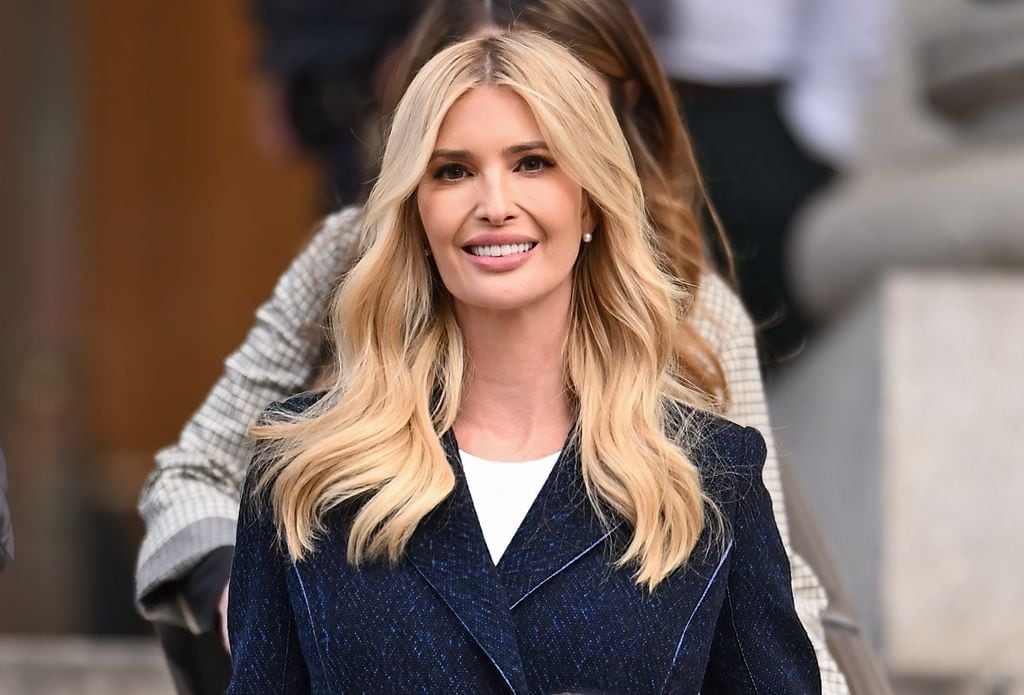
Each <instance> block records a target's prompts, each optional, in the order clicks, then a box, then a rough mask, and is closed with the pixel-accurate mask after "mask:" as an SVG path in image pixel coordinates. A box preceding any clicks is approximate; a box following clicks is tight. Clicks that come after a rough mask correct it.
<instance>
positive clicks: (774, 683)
mask: <svg viewBox="0 0 1024 695" xmlns="http://www.w3.org/2000/svg"><path fill="white" fill-rule="evenodd" d="M730 436H732V435H730ZM736 438H737V440H739V441H737V442H736V443H735V444H734V445H729V444H727V445H725V447H724V448H725V451H724V452H723V453H725V454H726V456H729V457H730V458H731V455H730V454H731V452H730V451H729V449H735V453H736V454H738V456H737V459H738V460H739V461H740V466H739V467H738V470H737V471H736V472H737V473H738V475H736V476H735V487H734V490H735V492H734V494H735V496H736V499H735V502H734V505H735V506H734V507H733V514H732V515H731V524H732V535H731V538H732V548H731V550H730V551H729V552H730V553H731V554H732V558H731V560H730V564H729V576H728V585H727V588H726V598H725V603H724V604H723V606H722V612H721V613H720V614H719V618H718V624H717V627H716V629H715V637H714V639H713V641H712V644H711V658H710V661H709V664H708V669H707V672H706V673H705V676H704V685H703V687H702V688H701V692H702V693H705V695H717V694H719V693H754V692H757V693H799V694H800V695H805V694H812V693H821V676H820V674H819V673H818V661H817V657H816V656H815V654H814V648H813V647H812V646H811V642H810V640H809V639H808V638H807V633H806V631H805V630H804V627H803V625H802V624H801V623H800V620H799V618H798V617H797V614H796V609H795V608H794V606H793V592H792V589H791V585H790V575H789V561H788V559H787V558H786V550H785V548H784V547H783V545H782V539H781V538H780V537H779V530H778V528H777V527H776V525H775V518H774V516H773V515H772V503H771V498H770V497H769V496H768V491H767V490H766V489H765V487H764V483H763V482H762V481H761V468H762V466H763V465H764V458H765V444H764V440H763V439H762V437H761V435H760V434H759V433H758V432H757V430H754V429H752V428H746V429H744V430H743V431H742V432H740V433H738V434H737V435H736ZM741 452H742V453H741Z"/></svg>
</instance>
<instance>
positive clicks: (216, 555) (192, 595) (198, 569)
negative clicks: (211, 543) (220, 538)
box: [181, 545, 235, 632]
mask: <svg viewBox="0 0 1024 695" xmlns="http://www.w3.org/2000/svg"><path fill="white" fill-rule="evenodd" d="M234 550H235V548H234V546H231V545H223V546H221V547H219V548H215V549H214V550H213V551H212V552H211V553H209V554H208V555H207V556H206V557H204V558H203V559H202V560H200V561H199V564H198V565H196V566H195V567H193V568H192V571H191V572H189V573H188V575H186V577H185V579H184V581H182V583H181V595H182V597H184V599H185V601H186V602H187V603H188V606H189V608H190V609H191V610H192V615H193V616H195V619H196V626H197V627H198V628H199V630H200V632H209V631H210V630H214V629H216V628H217V627H218V624H219V618H220V616H219V615H218V613H217V604H218V603H220V595H221V593H222V592H223V591H224V587H225V586H227V583H228V578H229V577H230V576H231V557H232V555H233V554H234Z"/></svg>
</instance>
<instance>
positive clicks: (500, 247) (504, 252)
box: [465, 241, 537, 258]
mask: <svg viewBox="0 0 1024 695" xmlns="http://www.w3.org/2000/svg"><path fill="white" fill-rule="evenodd" d="M536 245H537V242H535V241H532V242H527V243H525V244H496V245H493V246H467V247H466V248H465V250H466V251H468V252H469V253H471V254H472V255H474V256H490V257H495V258H500V257H502V256H514V255H516V254H517V253H526V252H527V251H529V250H530V249H532V248H533V247H535V246H536Z"/></svg>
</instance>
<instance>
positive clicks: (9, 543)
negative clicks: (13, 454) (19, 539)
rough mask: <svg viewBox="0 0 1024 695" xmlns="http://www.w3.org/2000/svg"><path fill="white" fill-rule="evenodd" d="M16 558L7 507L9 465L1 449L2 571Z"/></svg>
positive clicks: (0, 520)
mask: <svg viewBox="0 0 1024 695" xmlns="http://www.w3.org/2000/svg"><path fill="white" fill-rule="evenodd" d="M13 557H14V531H13V530H12V529H11V510H10V508H9V507H8V506H7V464H6V463H5V462H4V452H3V450H2V449H0V570H2V569H3V568H4V567H6V566H7V563H8V562H10V560H11V558H13Z"/></svg>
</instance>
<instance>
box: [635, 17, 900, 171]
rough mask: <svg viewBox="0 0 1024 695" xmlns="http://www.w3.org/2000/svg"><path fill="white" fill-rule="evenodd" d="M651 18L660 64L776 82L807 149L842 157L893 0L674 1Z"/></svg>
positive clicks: (681, 73)
mask: <svg viewBox="0 0 1024 695" xmlns="http://www.w3.org/2000/svg"><path fill="white" fill-rule="evenodd" d="M670 5H671V6H670V7H669V8H668V15H669V16H668V17H667V22H666V25H665V28H664V31H660V30H659V28H658V27H654V31H655V33H656V34H658V35H657V36H656V39H657V44H658V49H659V53H660V56H661V59H662V62H663V63H664V65H665V69H666V71H667V72H668V73H669V74H670V75H672V76H674V77H679V78H684V79H687V80H690V81H693V82H701V83H705V84H712V85H721V86H727V85H730V84H735V85H745V84H759V83H766V82H783V83H785V84H786V94H785V97H784V101H783V104H782V110H783V115H784V116H785V117H786V120H787V121H788V122H789V126H790V127H791V128H792V129H793V131H794V134H795V135H796V137H797V138H798V139H799V140H800V141H801V143H802V144H803V145H804V146H805V147H807V148H808V149H809V150H811V151H812V152H814V153H815V154H816V155H818V156H819V157H822V158H823V159H825V160H826V161H828V162H830V163H832V164H833V165H842V164H845V163H848V162H849V161H850V160H851V159H852V158H853V157H854V155H855V153H856V149H857V146H858V145H859V142H860V119H861V115H862V111H863V110H864V106H865V101H866V100H867V98H868V97H869V95H870V91H871V88H872V86H873V84H874V82H875V79H876V78H877V77H878V75H879V73H880V71H881V69H882V67H883V63H884V59H885V54H886V47H887V45H888V39H889V33H890V32H889V25H890V22H891V19H892V17H891V15H892V9H891V7H890V6H891V5H892V3H891V1H890V0H757V1H756V2H750V1H749V0H671V2H670Z"/></svg>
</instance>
